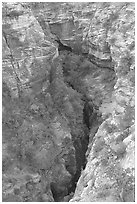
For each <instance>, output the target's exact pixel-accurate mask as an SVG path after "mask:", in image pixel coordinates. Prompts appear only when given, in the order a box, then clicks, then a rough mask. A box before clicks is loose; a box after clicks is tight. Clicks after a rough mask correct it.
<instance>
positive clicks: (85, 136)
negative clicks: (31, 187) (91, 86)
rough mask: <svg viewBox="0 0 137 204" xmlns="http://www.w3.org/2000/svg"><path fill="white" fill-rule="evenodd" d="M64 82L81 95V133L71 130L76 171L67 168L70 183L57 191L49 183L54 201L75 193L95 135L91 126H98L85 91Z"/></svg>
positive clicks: (93, 106) (94, 110) (63, 200)
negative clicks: (72, 172)
mask: <svg viewBox="0 0 137 204" xmlns="http://www.w3.org/2000/svg"><path fill="white" fill-rule="evenodd" d="M66 74H67V73H66ZM68 74H69V73H68ZM64 76H65V75H64ZM65 83H66V85H67V87H70V88H72V89H73V90H75V91H77V92H78V93H79V94H80V95H81V101H82V104H83V116H82V117H83V121H82V124H81V126H82V127H81V128H82V131H83V133H82V135H79V136H78V135H77V133H75V130H72V131H71V135H72V141H73V146H74V148H75V158H76V173H75V174H71V172H69V170H68V172H69V173H70V174H71V175H72V179H71V182H70V185H69V186H67V187H66V188H65V189H64V190H63V189H59V192H57V189H58V188H57V187H56V186H55V185H54V183H52V184H51V191H52V194H53V198H54V201H55V202H66V198H67V201H69V200H70V199H71V198H72V196H73V194H74V193H75V189H76V185H77V182H78V180H79V178H80V176H81V172H82V170H84V169H85V167H86V164H87V154H86V153H87V151H88V146H89V141H90V143H91V142H92V140H93V138H94V135H95V133H94V134H92V138H90V133H91V132H92V127H94V125H95V126H97V127H98V126H99V122H98V121H99V120H98V114H97V110H96V107H95V105H94V104H93V102H92V101H91V99H89V98H88V97H87V96H86V93H83V91H82V90H77V86H76V87H75V83H74V84H73V83H71V82H68V81H66V82H65ZM97 129H98V128H97ZM66 169H67V166H66Z"/></svg>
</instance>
